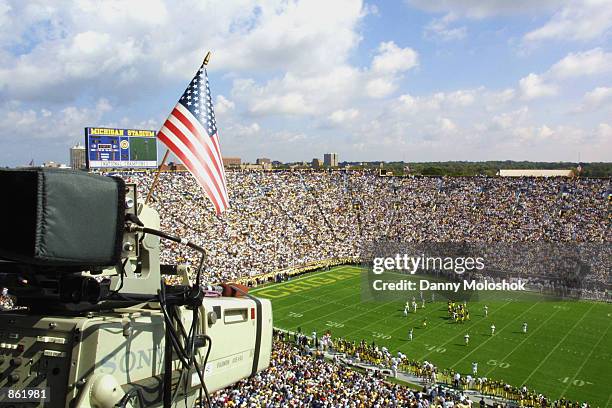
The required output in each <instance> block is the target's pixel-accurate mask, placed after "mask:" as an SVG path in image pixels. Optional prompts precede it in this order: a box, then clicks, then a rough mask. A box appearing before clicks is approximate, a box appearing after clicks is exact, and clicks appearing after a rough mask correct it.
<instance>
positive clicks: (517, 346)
mask: <svg viewBox="0 0 612 408" xmlns="http://www.w3.org/2000/svg"><path fill="white" fill-rule="evenodd" d="M557 313H559V310H555V312H554V313H552V314H551V315H550V316H549V317H548V318H547V319H546V320H544V321H543V322H541V323H539V326H538V327H537V329H535V330H532V331H531V332H529V334H528V335H527V336H525V338H524V339H523V340H521V342H520V343H519V344H517V345H516V347H514V348H513V349H512V350H510V352H509V353H508V354H506V355H505V356H504V357H503V358H502V359H501V360H500V361H506V360H507V359H508V358H509V357H510V356H511V355H512V354H513V353H514V352H515V351H516V350H518V349H519V347H521V345H522V344H523V343H524V342H526V341H527V340H528V339H529V337H531V336H532V335H534V334H535V333H536V332H537V331H538V330H540V329H541V328H542V327H544V323H546V322H547V321H549V320H550V319H552V318H553V317H555V315H556V314H557ZM494 370H495V367H491V368H490V369H489V371H487V372H486V373H485V375H484V376H485V377H486V376H488V375H489V374H490V373H491V372H492V371H494Z"/></svg>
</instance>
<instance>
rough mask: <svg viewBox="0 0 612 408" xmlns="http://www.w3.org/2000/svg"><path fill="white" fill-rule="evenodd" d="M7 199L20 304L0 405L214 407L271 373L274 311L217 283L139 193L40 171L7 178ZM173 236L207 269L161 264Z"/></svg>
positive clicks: (1, 325) (6, 337) (13, 316)
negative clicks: (244, 382)
mask: <svg viewBox="0 0 612 408" xmlns="http://www.w3.org/2000/svg"><path fill="white" fill-rule="evenodd" d="M0 189H2V192H3V195H2V199H1V200H0V211H1V212H2V214H4V221H3V222H2V225H3V228H2V232H1V233H0V287H4V288H7V289H8V292H9V294H11V295H14V296H15V298H16V303H15V307H14V308H11V309H10V310H4V311H2V312H0V406H7V407H13V408H18V407H42V406H45V407H53V408H55V407H57V408H60V407H62V408H110V407H134V408H135V407H164V408H166V407H178V406H181V407H183V406H188V407H191V406H194V405H195V404H197V403H198V401H199V403H200V404H202V405H204V406H205V404H206V403H208V404H210V400H209V397H208V393H209V392H213V391H215V390H218V389H221V388H223V387H226V386H228V385H230V384H232V383H234V382H236V381H238V380H239V379H242V378H245V377H249V376H252V375H255V374H256V373H257V372H258V371H261V370H262V369H264V368H266V367H267V366H268V365H269V362H270V353H271V347H272V309H271V305H270V302H269V301H267V300H264V299H261V300H260V299H257V298H255V297H253V296H251V295H250V294H249V293H248V289H247V288H246V287H244V286H242V285H238V284H223V285H221V286H215V287H211V286H205V285H204V284H203V282H202V270H203V265H204V263H205V251H204V249H203V248H201V247H200V246H198V245H196V244H194V243H192V242H189V241H187V240H185V239H182V238H179V237H174V236H172V235H170V234H168V233H165V232H161V231H159V215H158V213H157V212H156V211H155V210H154V209H153V208H151V207H149V206H147V205H145V204H144V203H141V202H139V201H138V197H137V192H136V186H135V185H126V184H125V183H124V181H123V180H122V179H120V178H115V177H106V176H101V175H94V174H87V173H85V172H80V171H66V170H57V169H41V168H29V169H2V170H0ZM160 239H169V240H172V241H174V242H177V243H179V244H182V245H186V246H188V247H189V248H191V250H194V251H198V252H200V254H201V262H200V265H199V267H198V269H197V270H194V271H190V268H189V267H187V266H186V265H160V260H159V256H160ZM190 272H192V273H190ZM167 274H170V275H175V278H174V279H175V280H178V281H179V284H178V285H168V284H166V283H165V281H164V280H163V278H162V276H163V275H167ZM194 274H195V276H196V281H195V283H190V279H189V278H190V275H194Z"/></svg>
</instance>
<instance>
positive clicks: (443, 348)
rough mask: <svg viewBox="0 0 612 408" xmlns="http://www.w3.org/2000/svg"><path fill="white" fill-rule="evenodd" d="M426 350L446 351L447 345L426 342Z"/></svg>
mask: <svg viewBox="0 0 612 408" xmlns="http://www.w3.org/2000/svg"><path fill="white" fill-rule="evenodd" d="M425 350H427V351H435V352H436V353H446V347H441V346H433V345H431V344H425Z"/></svg>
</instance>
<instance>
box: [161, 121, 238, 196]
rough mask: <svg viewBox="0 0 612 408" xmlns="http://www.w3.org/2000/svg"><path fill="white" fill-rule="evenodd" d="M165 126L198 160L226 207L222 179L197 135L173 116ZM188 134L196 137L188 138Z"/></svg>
mask: <svg viewBox="0 0 612 408" xmlns="http://www.w3.org/2000/svg"><path fill="white" fill-rule="evenodd" d="M165 126H166V127H167V128H168V130H169V131H170V132H172V134H174V135H175V136H176V137H178V138H179V139H180V140H181V142H183V144H184V145H185V146H187V147H188V148H189V150H190V151H191V152H192V153H193V154H194V155H195V156H196V157H197V158H198V161H199V162H200V164H202V166H203V167H204V170H205V171H206V173H207V174H208V176H209V177H210V179H211V181H212V182H213V184H214V188H215V190H216V192H217V194H218V196H219V197H221V199H222V201H223V206H224V207H227V206H228V202H227V200H226V198H225V195H224V194H223V190H224V189H222V188H221V187H220V186H223V179H221V177H220V175H219V172H218V171H216V172H215V171H213V170H212V165H213V164H214V163H213V162H214V160H212V158H211V156H210V155H209V154H208V153H207V152H205V150H206V149H205V147H204V146H202V143H201V142H200V140H201V138H198V137H197V136H198V135H197V134H193V133H190V132H189V131H188V129H186V128H185V127H184V126H183V124H182V122H180V121H179V120H178V119H177V118H176V117H175V116H174V115H170V117H169V118H168V120H167V121H166V124H165ZM190 134H191V135H193V136H196V137H189V135H190ZM208 150H210V149H208Z"/></svg>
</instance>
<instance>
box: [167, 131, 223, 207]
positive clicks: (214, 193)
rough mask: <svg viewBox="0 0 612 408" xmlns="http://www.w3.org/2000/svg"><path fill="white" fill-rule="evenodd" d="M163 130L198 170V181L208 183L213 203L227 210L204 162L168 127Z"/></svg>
mask: <svg viewBox="0 0 612 408" xmlns="http://www.w3.org/2000/svg"><path fill="white" fill-rule="evenodd" d="M167 124H168V123H166V125H167ZM162 130H163V131H164V135H165V136H166V139H168V140H170V141H171V142H172V143H173V144H174V146H176V147H177V148H178V149H179V151H180V152H181V153H182V154H183V156H184V157H186V158H187V159H188V160H189V161H190V163H191V166H192V168H193V169H194V170H197V175H198V177H197V178H198V181H205V182H206V187H207V189H208V194H209V198H210V199H211V200H212V201H214V202H216V203H217V205H218V207H219V208H220V209H225V208H226V206H225V202H224V200H223V199H221V194H220V193H219V191H218V190H217V189H216V188H215V185H214V183H213V180H212V179H211V176H210V174H209V173H208V172H207V171H206V169H205V168H204V165H203V164H202V162H200V160H199V159H198V157H197V156H196V154H195V153H194V152H193V151H192V150H191V149H190V148H189V147H188V146H187V145H186V144H185V143H184V142H183V141H182V140H181V139H180V138H179V137H178V136H177V135H175V134H174V133H173V132H172V131H171V130H170V129H169V128H168V127H167V126H164V127H163V128H162ZM190 170H191V169H190ZM194 175H195V174H194Z"/></svg>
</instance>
